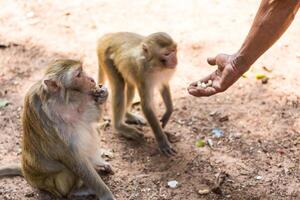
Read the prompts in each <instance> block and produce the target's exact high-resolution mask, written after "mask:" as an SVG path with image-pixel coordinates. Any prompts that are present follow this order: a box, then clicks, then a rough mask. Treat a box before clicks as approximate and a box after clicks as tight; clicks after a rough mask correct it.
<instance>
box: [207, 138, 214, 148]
mask: <svg viewBox="0 0 300 200" xmlns="http://www.w3.org/2000/svg"><path fill="white" fill-rule="evenodd" d="M207 144H208V146H209V147H210V148H212V147H213V141H212V139H207Z"/></svg>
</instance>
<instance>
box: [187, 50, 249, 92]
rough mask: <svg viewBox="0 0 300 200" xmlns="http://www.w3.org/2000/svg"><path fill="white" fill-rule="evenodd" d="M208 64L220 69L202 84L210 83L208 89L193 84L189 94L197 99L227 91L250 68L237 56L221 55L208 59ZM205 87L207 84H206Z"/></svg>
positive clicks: (201, 81)
mask: <svg viewBox="0 0 300 200" xmlns="http://www.w3.org/2000/svg"><path fill="white" fill-rule="evenodd" d="M207 62H208V64H210V65H218V68H217V69H216V70H215V71H214V72H213V73H212V74H210V75H208V76H207V77H205V78H203V79H201V80H200V81H197V82H200V83H209V82H211V84H210V85H207V86H206V87H199V86H198V84H197V82H194V83H191V84H190V86H189V87H188V92H189V93H190V94H191V95H193V96H196V97H201V96H211V95H214V94H217V93H220V92H224V91H225V90H227V89H228V88H229V87H230V86H231V85H232V84H234V83H235V82H236V81H237V80H238V79H239V78H240V77H241V76H242V75H243V74H244V73H245V72H246V71H247V70H248V69H249V67H250V66H248V65H246V64H245V63H243V61H242V59H241V57H238V56H236V55H226V54H219V55H217V56H216V57H214V58H208V59H207ZM204 85H205V84H204Z"/></svg>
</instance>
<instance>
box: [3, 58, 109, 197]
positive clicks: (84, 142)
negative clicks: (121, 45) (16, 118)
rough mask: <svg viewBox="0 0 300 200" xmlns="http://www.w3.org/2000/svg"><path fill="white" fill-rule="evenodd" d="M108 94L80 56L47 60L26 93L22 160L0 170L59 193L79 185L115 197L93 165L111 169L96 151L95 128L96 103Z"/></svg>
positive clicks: (81, 187)
mask: <svg viewBox="0 0 300 200" xmlns="http://www.w3.org/2000/svg"><path fill="white" fill-rule="evenodd" d="M107 95H108V92H107V89H106V88H104V87H97V86H96V83H95V81H94V80H93V79H92V78H91V77H89V76H87V75H86V73H85V72H84V71H83V69H82V64H81V63H80V62H79V61H75V60H58V61H55V62H54V63H52V64H50V65H49V68H48V69H47V71H46V74H45V76H44V78H43V80H41V81H39V82H37V83H36V84H34V85H33V86H32V87H31V89H30V90H29V91H28V92H27V94H26V97H25V101H24V110H23V116H22V125H23V140H22V164H15V165H11V166H7V167H1V168H0V175H1V176H5V175H23V176H24V177H25V179H26V180H27V181H28V182H29V183H30V184H31V185H32V186H34V187H37V188H39V189H42V190H46V191H48V192H50V193H52V194H54V195H56V196H58V197H63V196H67V195H69V194H70V193H73V192H74V193H76V191H79V190H80V189H83V185H84V186H85V187H86V188H87V189H90V190H92V192H93V193H95V194H96V195H97V196H98V197H99V198H100V199H101V200H114V199H115V198H114V196H113V195H112V193H111V191H110V190H109V188H108V187H107V186H106V185H105V183H104V182H103V181H102V179H101V178H100V176H99V175H98V173H97V171H96V170H97V169H104V170H107V171H111V167H110V165H109V164H108V163H107V162H106V161H104V160H103V159H102V158H101V156H100V152H99V148H98V146H97V136H98V135H97V131H96V128H95V123H96V122H98V120H99V119H98V118H99V108H98V106H99V105H100V104H102V103H103V102H104V101H105V100H106V99H107ZM77 189H78V190H77Z"/></svg>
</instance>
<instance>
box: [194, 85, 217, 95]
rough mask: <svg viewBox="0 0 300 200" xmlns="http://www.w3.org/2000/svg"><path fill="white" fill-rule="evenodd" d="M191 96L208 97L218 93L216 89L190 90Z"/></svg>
mask: <svg viewBox="0 0 300 200" xmlns="http://www.w3.org/2000/svg"><path fill="white" fill-rule="evenodd" d="M188 92H189V94H191V95H193V96H195V97H202V96H203V97H208V96H211V95H214V94H216V93H217V90H216V88H214V87H207V88H190V89H188Z"/></svg>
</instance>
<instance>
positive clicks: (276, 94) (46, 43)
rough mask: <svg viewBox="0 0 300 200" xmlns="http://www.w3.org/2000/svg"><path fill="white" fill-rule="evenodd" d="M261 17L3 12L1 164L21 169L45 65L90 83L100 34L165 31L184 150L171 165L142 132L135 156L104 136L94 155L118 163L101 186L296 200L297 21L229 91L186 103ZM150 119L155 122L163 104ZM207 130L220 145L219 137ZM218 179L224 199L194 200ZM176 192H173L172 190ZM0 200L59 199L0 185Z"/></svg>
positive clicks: (210, 4)
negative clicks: (27, 122) (65, 68)
mask: <svg viewBox="0 0 300 200" xmlns="http://www.w3.org/2000/svg"><path fill="white" fill-rule="evenodd" d="M62 2H63V3H62ZM258 5H259V0H256V1H255V0H245V1H238V0H227V1H221V0H211V1H204V0H202V1H200V0H189V1H176V2H175V1H172V0H164V1H151V0H143V1H129V0H126V1H125V0H110V1H104V0H97V1H96V0H91V1H83V0H73V1H71V0H70V1H59V0H54V1H51V0H28V1H21V0H19V1H18V0H12V1H11V0H2V1H0V26H1V28H0V44H1V46H0V69H1V70H0V98H1V99H6V100H8V101H9V102H10V104H9V105H8V106H6V107H2V108H0V164H4V163H9V162H13V161H18V160H20V154H21V149H20V138H21V132H22V129H21V126H20V113H21V112H22V102H23V97H24V94H25V92H26V90H27V89H28V88H29V87H30V86H31V84H33V83H34V82H35V81H37V80H39V79H40V78H41V77H42V74H43V71H44V69H45V67H46V66H47V63H48V62H50V61H52V60H54V59H58V58H75V59H81V60H82V61H83V62H84V65H85V68H86V69H87V71H88V72H89V73H90V74H92V75H94V78H97V77H96V74H97V73H96V72H97V59H96V53H95V46H96V40H97V38H98V37H100V36H101V35H102V34H104V33H107V32H115V31H132V32H137V33H140V34H145V35H146V34H149V33H152V32H157V31H165V32H168V33H169V34H170V35H172V37H173V38H174V39H175V40H176V41H177V42H178V46H179V65H178V70H177V73H176V74H175V76H174V78H173V80H172V83H171V86H172V90H173V99H174V106H175V112H174V114H173V115H172V119H171V121H170V122H169V124H168V126H167V127H166V129H167V130H168V131H169V132H171V133H173V134H174V135H175V136H176V137H177V138H178V139H179V141H177V142H176V143H174V146H175V147H176V149H177V150H178V155H177V156H175V157H173V158H166V157H164V156H163V155H161V154H160V153H159V152H158V150H157V144H156V143H155V140H154V136H153V134H152V133H151V131H150V128H149V127H148V126H146V127H144V128H143V130H144V132H145V135H146V141H145V142H144V143H142V144H136V143H134V142H130V141H127V140H125V139H123V138H120V137H118V136H117V135H116V134H115V133H114V132H113V130H112V128H111V127H108V128H107V129H106V131H105V132H104V133H102V135H101V141H99V143H100V145H102V146H103V148H105V149H108V150H109V151H110V152H113V155H112V158H110V159H109V161H110V163H111V164H112V166H113V168H114V170H115V174H114V175H110V176H104V177H103V178H104V180H105V182H106V183H107V184H108V185H109V187H110V188H111V190H112V191H113V193H114V194H115V196H116V197H117V199H119V200H123V199H124V200H125V199H126V200H127V199H128V200H169V199H173V200H194V199H210V200H211V199H242V200H244V199H249V200H250V199H251V200H252V199H274V200H277V199H300V166H299V164H300V161H299V158H300V157H299V155H300V135H299V132H300V118H299V115H300V106H299V102H300V99H299V98H300V78H299V77H298V76H299V72H298V70H299V67H300V51H299V48H300V46H299V44H300V37H299V35H300V16H297V17H296V19H295V21H294V22H293V24H292V26H291V28H290V29H289V30H288V31H287V33H286V34H285V35H284V37H283V38H281V39H280V40H279V41H278V42H277V43H276V44H275V45H274V47H272V49H270V50H269V51H268V52H267V53H266V54H265V55H264V56H263V57H262V58H261V59H260V60H258V61H257V62H256V63H255V64H254V65H253V68H252V70H251V71H249V72H248V73H247V75H246V77H245V78H242V79H241V80H239V82H238V83H237V84H235V85H234V86H233V87H232V88H230V89H229V90H228V91H226V92H225V93H222V94H219V95H215V96H213V97H210V98H194V97H192V96H189V95H188V94H187V92H186V87H187V86H188V84H189V83H190V82H191V81H192V80H197V79H199V78H201V77H202V76H204V75H206V74H207V73H209V72H211V71H212V70H213V69H214V68H213V67H210V66H208V64H207V63H206V58H207V57H208V56H214V55H216V54H217V53H221V52H225V53H233V52H235V51H236V50H237V49H238V48H239V46H240V45H241V43H242V41H243V39H244V37H245V36H246V34H247V32H248V30H249V27H250V24H251V22H252V19H253V17H254V15H255V12H256V10H257V8H258ZM262 66H266V67H267V68H269V69H272V72H266V71H265V70H263V69H262ZM257 73H264V74H266V75H267V76H268V77H269V78H270V79H269V82H268V83H267V84H262V83H261V81H260V80H256V79H255V75H256V74H257ZM157 108H158V109H157V113H158V115H160V116H161V115H162V111H163V105H162V103H161V100H160V99H159V98H157ZM136 110H138V108H136ZM105 114H106V115H107V116H108V117H109V116H110V112H109V111H108V112H107V113H105ZM227 117H228V120H227ZM214 128H219V129H221V130H222V131H223V132H224V135H223V136H222V137H220V138H216V137H214V136H213V135H212V130H213V129H214ZM201 138H204V139H205V140H208V139H211V140H210V141H212V142H213V146H212V148H211V147H209V146H208V145H206V146H205V147H197V146H196V142H197V141H198V140H199V139H201ZM220 172H225V173H227V174H228V178H227V179H226V180H225V182H224V184H223V185H222V186H221V188H220V189H221V191H222V194H216V193H214V192H210V193H209V194H205V195H200V194H198V190H200V189H203V187H204V186H209V187H212V186H213V185H214V182H215V181H216V175H217V174H218V173H220ZM171 180H176V181H178V182H179V187H177V188H174V189H172V188H168V187H167V183H168V181H171ZM0 199H1V200H13V199H14V200H25V199H26V200H27V199H28V200H44V199H45V200H53V199H55V198H54V197H52V196H51V195H49V194H47V193H45V192H41V191H38V190H36V189H34V188H32V187H31V186H29V184H28V183H26V181H25V180H24V179H23V178H20V177H15V178H4V179H1V180H0ZM69 199H76V200H79V199H96V198H95V197H87V198H71V197H70V198H69Z"/></svg>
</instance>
